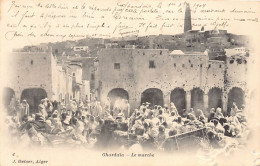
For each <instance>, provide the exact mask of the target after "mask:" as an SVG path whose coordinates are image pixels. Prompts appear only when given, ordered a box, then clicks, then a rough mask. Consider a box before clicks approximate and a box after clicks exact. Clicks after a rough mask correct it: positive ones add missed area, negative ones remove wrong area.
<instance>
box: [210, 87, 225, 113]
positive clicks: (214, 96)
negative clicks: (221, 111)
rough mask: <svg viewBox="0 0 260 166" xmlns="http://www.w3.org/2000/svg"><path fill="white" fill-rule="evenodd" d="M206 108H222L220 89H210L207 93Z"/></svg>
mask: <svg viewBox="0 0 260 166" xmlns="http://www.w3.org/2000/svg"><path fill="white" fill-rule="evenodd" d="M208 99H209V100H208V108H209V109H210V108H218V107H220V108H222V91H221V89H220V88H212V89H210V90H209V93H208Z"/></svg>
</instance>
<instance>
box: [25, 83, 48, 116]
mask: <svg viewBox="0 0 260 166" xmlns="http://www.w3.org/2000/svg"><path fill="white" fill-rule="evenodd" d="M44 98H47V93H46V91H45V90H44V89H42V88H29V89H24V90H23V92H22V95H21V102H22V100H23V99H25V100H26V101H27V102H28V104H29V106H30V113H35V112H37V109H38V106H39V104H40V102H41V100H42V99H44Z"/></svg>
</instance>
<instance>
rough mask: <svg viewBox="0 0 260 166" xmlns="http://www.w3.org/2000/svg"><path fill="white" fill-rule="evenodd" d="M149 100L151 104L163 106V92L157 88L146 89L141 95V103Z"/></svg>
mask: <svg viewBox="0 0 260 166" xmlns="http://www.w3.org/2000/svg"><path fill="white" fill-rule="evenodd" d="M145 102H149V103H151V105H152V106H153V105H161V106H163V92H162V91H161V90H160V89H157V88H150V89H146V90H145V91H144V92H143V93H142V96H141V103H145Z"/></svg>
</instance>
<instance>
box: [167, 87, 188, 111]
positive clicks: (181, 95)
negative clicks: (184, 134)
mask: <svg viewBox="0 0 260 166" xmlns="http://www.w3.org/2000/svg"><path fill="white" fill-rule="evenodd" d="M185 96H186V92H185V91H184V89H182V88H175V89H174V90H173V91H171V98H170V100H171V102H173V103H174V105H175V107H176V108H177V110H178V113H179V114H180V115H182V114H183V109H185V108H186V97H185Z"/></svg>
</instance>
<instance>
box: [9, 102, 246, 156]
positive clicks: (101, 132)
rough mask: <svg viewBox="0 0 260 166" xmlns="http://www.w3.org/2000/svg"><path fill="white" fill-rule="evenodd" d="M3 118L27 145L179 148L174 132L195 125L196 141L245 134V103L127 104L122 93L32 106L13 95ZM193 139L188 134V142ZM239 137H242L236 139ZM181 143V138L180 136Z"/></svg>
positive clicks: (217, 143) (221, 141)
mask: <svg viewBox="0 0 260 166" xmlns="http://www.w3.org/2000/svg"><path fill="white" fill-rule="evenodd" d="M8 110H9V114H10V115H9V116H7V118H6V124H7V125H8V126H9V127H8V128H9V132H10V134H11V135H12V138H13V139H14V140H15V141H17V142H19V143H22V142H26V144H27V145H28V146H62V145H69V144H71V145H72V144H73V145H77V146H84V147H87V148H90V149H91V148H93V149H104V148H105V149H107V148H122V147H123V148H126V149H133V148H134V149H139V150H140V149H141V150H158V151H163V152H173V151H178V150H179V149H180V146H181V145H180V144H178V136H180V135H184V134H187V133H190V132H194V131H198V132H197V133H200V135H198V134H197V135H196V137H197V138H199V139H198V140H199V141H198V142H196V143H195V144H196V145H200V146H204V145H205V143H206V144H207V146H208V147H211V148H223V147H225V146H226V145H227V143H228V141H227V140H231V139H232V140H238V139H239V140H247V139H248V137H249V133H250V130H249V127H248V123H247V118H246V114H245V111H246V108H245V107H244V106H243V107H242V108H241V109H238V107H237V106H236V103H233V107H232V109H231V111H230V113H229V114H228V115H225V116H224V115H223V111H222V109H221V108H211V109H210V111H208V112H207V114H205V111H202V110H201V109H193V108H191V109H190V110H187V111H185V112H182V113H181V114H180V113H179V112H178V111H177V109H176V107H175V105H174V103H170V105H169V106H167V105H164V106H160V105H151V104H150V103H148V102H146V103H142V104H141V105H140V106H139V108H138V109H134V110H131V109H130V104H129V103H128V101H127V100H125V99H118V100H117V101H116V102H115V103H113V105H110V102H108V103H107V104H102V103H100V102H99V101H93V102H83V101H82V100H79V101H78V102H77V101H76V100H71V101H70V102H69V103H68V104H67V105H65V104H64V103H62V102H61V103H60V102H56V101H53V102H52V101H51V100H49V99H47V98H46V99H42V100H41V103H40V104H39V106H38V109H37V111H36V112H30V108H29V104H28V103H27V101H26V100H23V101H22V102H21V103H19V101H16V100H15V101H12V102H11V103H10V106H9V108H8ZM192 141H195V139H193V140H191V139H189V142H186V143H187V144H189V143H190V142H192ZM240 143H241V142H240ZM182 144H183V142H182Z"/></svg>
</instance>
